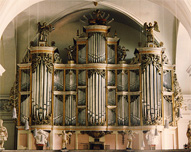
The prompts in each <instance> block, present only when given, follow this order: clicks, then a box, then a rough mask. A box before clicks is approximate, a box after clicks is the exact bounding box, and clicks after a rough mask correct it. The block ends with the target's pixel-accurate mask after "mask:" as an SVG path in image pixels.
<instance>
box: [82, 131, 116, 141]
mask: <svg viewBox="0 0 191 152" xmlns="http://www.w3.org/2000/svg"><path fill="white" fill-rule="evenodd" d="M81 133H82V134H88V135H89V136H91V137H93V138H96V139H98V138H101V137H103V136H105V135H107V134H111V133H112V131H81Z"/></svg>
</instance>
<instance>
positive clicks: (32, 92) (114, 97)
mask: <svg viewBox="0 0 191 152" xmlns="http://www.w3.org/2000/svg"><path fill="white" fill-rule="evenodd" d="M112 21H113V19H111V18H110V17H107V14H105V15H103V12H102V11H100V10H96V11H94V12H93V13H92V14H91V17H89V18H88V20H87V23H86V25H85V26H84V27H83V32H81V33H79V31H77V34H76V35H74V36H73V37H74V38H73V42H74V43H73V44H71V45H70V46H68V48H65V51H67V56H66V57H65V59H64V60H66V62H67V63H66V64H63V59H61V57H60V55H59V50H58V49H57V47H56V42H52V43H51V44H49V41H48V34H49V33H50V32H51V31H52V30H54V28H53V26H52V25H50V24H49V25H48V24H46V23H43V24H42V23H39V24H38V25H37V28H38V36H37V39H36V40H35V41H34V42H31V45H30V47H29V48H28V52H27V53H26V56H25V57H24V59H23V62H22V63H20V64H18V74H17V81H16V82H15V84H14V87H13V88H12V98H13V100H12V103H14V108H16V114H17V120H16V123H17V149H22V148H23V147H27V148H28V149H38V144H39V143H40V142H39V143H37V142H36V141H37V139H36V138H35V137H36V136H34V134H36V131H39V130H41V132H40V133H39V134H43V135H45V137H46V140H47V142H46V143H48V144H46V145H43V148H44V149H53V150H56V149H61V148H62V137H63V131H65V132H66V133H69V132H70V139H69V142H68V143H67V145H66V147H67V149H126V148H127V141H129V140H130V139H129V140H127V139H128V134H129V131H131V133H133V134H134V135H133V136H134V137H133V140H132V144H133V145H132V146H133V147H135V145H136V146H137V147H136V149H141V148H144V147H143V142H144V144H145V145H146V146H147V147H149V148H154V149H157V148H158V149H160V147H162V146H163V145H164V143H163V142H164V141H165V138H164V137H165V136H169V137H170V140H171V142H170V143H173V142H176V140H177V131H176V128H177V121H178V119H179V116H180V107H181V104H182V103H181V102H182V96H181V91H180V87H179V84H178V82H177V78H176V72H175V66H174V65H171V64H169V61H168V58H167V56H166V53H165V48H164V47H163V44H162V42H161V43H160V42H157V40H156V39H155V38H154V35H153V32H155V31H156V32H159V31H160V27H159V26H158V23H157V22H154V23H149V24H147V23H145V24H144V26H143V30H144V32H145V35H146V37H145V38H146V41H145V44H142V45H140V47H138V48H135V51H134V57H133V58H131V59H130V60H127V57H128V53H129V50H128V46H127V48H125V47H124V46H121V45H120V38H119V37H118V35H117V32H115V33H114V35H112V34H111V33H110V29H111V28H112V27H111V26H110V23H111V22H112ZM168 126H169V127H168ZM151 130H155V134H157V135H156V136H157V137H158V139H157V140H158V141H157V142H156V143H155V144H154V145H155V146H154V147H150V145H149V144H148V143H149V142H148V139H147V137H148V134H147V133H150V132H151ZM43 137H44V136H43ZM82 138H83V140H79V139H82ZM24 141H27V144H26V145H24V144H23V142H24ZM162 141H163V142H162ZM166 142H167V141H166ZM129 148H132V147H129Z"/></svg>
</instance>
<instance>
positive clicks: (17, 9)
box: [0, 0, 191, 37]
mask: <svg viewBox="0 0 191 152" xmlns="http://www.w3.org/2000/svg"><path fill="white" fill-rule="evenodd" d="M42 1H45V0H28V1H26V0H1V2H0V8H1V14H0V20H1V25H0V36H2V33H3V31H4V30H5V28H6V27H7V25H8V24H9V23H10V22H11V21H12V20H13V18H14V17H16V16H17V15H18V14H19V13H21V12H22V11H23V10H25V9H26V8H28V7H30V6H32V5H34V4H36V3H39V2H42ZM92 1H93V0H92ZM92 1H86V0H84V1H81V2H82V3H81V4H80V5H81V6H83V5H85V4H88V3H92ZM139 1H140V0H139ZM146 1H150V2H152V3H155V4H157V5H160V6H162V7H164V8H166V9H167V10H169V11H170V12H171V13H172V14H173V15H174V16H176V17H177V18H178V19H179V20H180V21H181V22H182V24H183V25H184V26H185V28H186V29H187V31H188V33H189V35H190V37H191V20H190V18H191V10H190V7H189V6H188V4H189V3H188V0H181V1H180V0H178V1H177V0H172V1H173V2H172V1H169V0H146ZM111 2H112V1H111ZM111 2H109V1H106V0H102V1H100V2H99V3H101V4H103V5H107V6H110V7H113V8H115V9H117V10H118V11H121V12H123V13H125V14H126V13H128V12H127V10H125V8H120V7H117V6H115V5H112V3H111ZM80 5H78V7H81V6H80ZM71 9H72V8H71ZM73 9H74V8H73ZM10 10H11V11H10ZM65 13H67V11H66V12H65ZM128 15H130V16H132V17H133V18H135V19H136V21H138V22H139V23H141V21H139V19H138V18H136V16H133V15H132V14H130V13H128Z"/></svg>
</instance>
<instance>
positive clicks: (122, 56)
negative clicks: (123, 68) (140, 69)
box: [118, 46, 129, 61]
mask: <svg viewBox="0 0 191 152" xmlns="http://www.w3.org/2000/svg"><path fill="white" fill-rule="evenodd" d="M118 51H119V59H120V61H125V58H126V56H127V53H126V52H127V51H129V50H128V49H126V48H125V47H124V46H122V47H121V46H118Z"/></svg>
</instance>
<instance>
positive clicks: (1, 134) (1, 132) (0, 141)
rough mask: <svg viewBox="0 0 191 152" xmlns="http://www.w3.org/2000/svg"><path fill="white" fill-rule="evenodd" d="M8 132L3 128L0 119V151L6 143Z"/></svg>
mask: <svg viewBox="0 0 191 152" xmlns="http://www.w3.org/2000/svg"><path fill="white" fill-rule="evenodd" d="M7 138H8V132H7V128H5V127H4V126H3V120H2V119H0V150H3V149H4V148H3V145H4V142H5V141H7Z"/></svg>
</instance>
